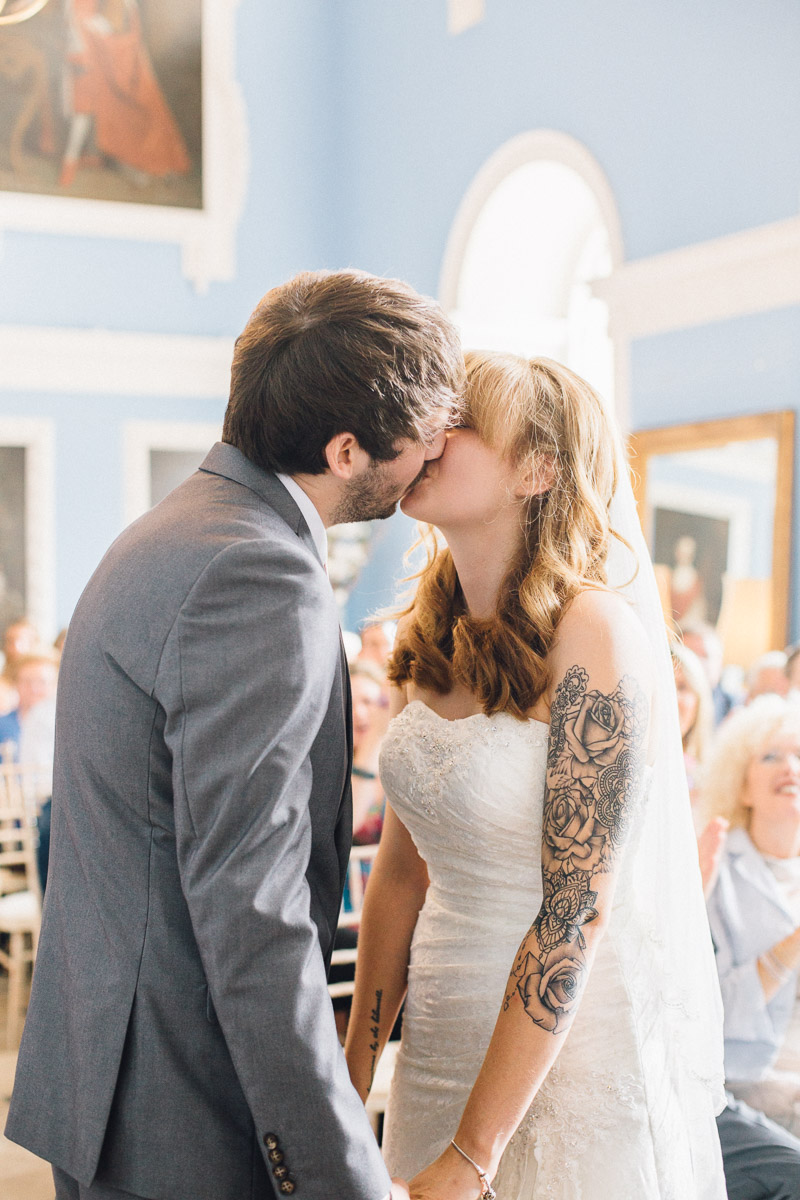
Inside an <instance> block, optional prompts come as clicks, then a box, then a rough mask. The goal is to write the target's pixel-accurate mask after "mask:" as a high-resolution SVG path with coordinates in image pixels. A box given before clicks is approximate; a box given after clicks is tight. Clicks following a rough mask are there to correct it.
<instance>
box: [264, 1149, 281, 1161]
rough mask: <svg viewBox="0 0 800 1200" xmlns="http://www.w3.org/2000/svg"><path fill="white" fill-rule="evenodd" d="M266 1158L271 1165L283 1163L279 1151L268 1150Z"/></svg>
mask: <svg viewBox="0 0 800 1200" xmlns="http://www.w3.org/2000/svg"><path fill="white" fill-rule="evenodd" d="M267 1158H268V1159H269V1161H270V1162H271V1163H282V1162H283V1152H282V1151H281V1150H270V1152H269V1154H268V1155H267Z"/></svg>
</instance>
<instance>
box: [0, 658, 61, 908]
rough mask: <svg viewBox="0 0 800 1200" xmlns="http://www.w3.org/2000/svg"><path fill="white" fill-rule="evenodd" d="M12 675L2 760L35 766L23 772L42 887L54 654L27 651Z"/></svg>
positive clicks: (1, 730) (1, 731)
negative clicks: (13, 696)
mask: <svg viewBox="0 0 800 1200" xmlns="http://www.w3.org/2000/svg"><path fill="white" fill-rule="evenodd" d="M12 678H13V681H14V685H15V687H16V691H17V696H18V703H17V707H16V709H14V711H13V712H11V713H8V714H6V716H4V717H0V762H9V761H11V762H18V763H19V764H20V765H21V766H25V767H36V768H37V770H36V773H35V774H33V775H27V776H26V778H25V787H26V794H27V797H28V801H29V803H30V807H31V810H32V811H33V810H35V811H36V814H37V818H36V823H37V826H38V833H39V845H38V850H37V862H38V867H39V879H40V883H41V886H42V891H44V889H45V886H46V884H47V866H48V862H49V858H50V810H51V797H52V794H53V752H54V748H55V721H56V708H55V699H56V684H57V682H58V656H57V655H56V653H55V652H54V651H52V650H37V651H35V652H34V653H32V654H27V655H25V656H24V657H23V658H21V659H19V660H18V661H17V662H16V663H15V664H14V667H13V674H12Z"/></svg>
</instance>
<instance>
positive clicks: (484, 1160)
mask: <svg viewBox="0 0 800 1200" xmlns="http://www.w3.org/2000/svg"><path fill="white" fill-rule="evenodd" d="M448 1150H449V1151H450V1152H451V1153H453V1154H455V1155H456V1156H457V1157H458V1158H459V1159H460V1160H461V1165H462V1168H466V1170H467V1174H469V1173H470V1172H471V1173H472V1177H473V1178H474V1179H476V1180H477V1181H478V1187H479V1194H481V1195H482V1194H483V1192H482V1191H480V1189H481V1188H482V1182H481V1181H484V1180H485V1182H486V1184H488V1185H491V1181H492V1179H493V1178H494V1176H495V1174H496V1173H497V1168H498V1166H499V1164H500V1157H501V1155H500V1153H499V1152H497V1153H494V1154H493V1153H492V1152H491V1150H489V1149H488V1148H486V1149H483V1150H482V1149H481V1148H480V1143H478V1142H476V1141H475V1139H472V1138H470V1137H469V1136H468V1135H467V1134H460V1133H457V1134H456V1136H455V1137H454V1138H453V1140H452V1141H451V1143H450V1145H449V1146H448Z"/></svg>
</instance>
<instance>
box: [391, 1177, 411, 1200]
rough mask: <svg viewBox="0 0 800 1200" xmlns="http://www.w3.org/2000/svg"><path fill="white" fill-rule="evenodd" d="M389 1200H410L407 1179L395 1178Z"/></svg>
mask: <svg viewBox="0 0 800 1200" xmlns="http://www.w3.org/2000/svg"><path fill="white" fill-rule="evenodd" d="M389 1200H409V1196H408V1184H407V1183H406V1181H405V1179H393V1180H392V1190H391V1192H390V1193H389Z"/></svg>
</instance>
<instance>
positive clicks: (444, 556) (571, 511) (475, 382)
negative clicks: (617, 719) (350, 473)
mask: <svg viewBox="0 0 800 1200" xmlns="http://www.w3.org/2000/svg"><path fill="white" fill-rule="evenodd" d="M466 365H467V389H466V397H465V404H464V415H463V418H462V424H463V425H466V426H468V427H469V428H471V429H474V430H475V431H476V433H477V434H478V436H479V437H480V438H481V440H482V441H483V442H485V443H486V444H488V445H490V446H492V447H493V448H494V449H495V450H497V451H499V452H500V453H501V454H502V455H503V457H504V458H507V459H508V460H509V461H510V462H512V463H513V464H514V465H515V466H517V467H518V466H525V467H529V468H530V471H531V474H532V476H533V477H534V478H536V479H539V480H549V481H550V483H549V487H548V488H547V491H545V492H543V493H542V494H541V495H536V496H532V497H531V499H530V501H529V502H528V503H527V505H526V508H525V510H524V516H523V520H522V529H521V536H520V547H519V551H518V554H517V557H516V559H515V561H514V562H513V563H512V565H511V567H510V568H509V570H508V572H507V574H506V577H505V579H504V581H503V584H502V586H501V589H500V596H499V599H498V605H497V611H496V613H495V614H494V615H493V616H492V617H491V618H488V619H484V618H481V619H479V618H476V617H472V616H470V614H469V613H468V612H467V610H466V604H465V602H464V597H463V594H462V591H461V586H460V584H459V581H458V575H457V574H456V570H455V566H454V564H453V558H452V555H451V553H450V551H449V550H448V549H447V547H446V546H443V545H442V544H441V543H440V542H439V541H437V538H436V533H435V531H434V529H433V527H432V526H430V525H427V526H425V525H421V526H420V532H421V539H420V542H421V543H422V544H424V545H425V547H426V550H427V561H426V562H425V564H424V566H423V567H422V568H421V570H419V571H418V572H416V574H414V575H412V576H411V579H412V580H415V581H417V582H416V589H415V592H414V596H413V600H412V601H411V603H410V604H409V605H408V606H407V607H406V608H405V609H403V610H402V611H401V613H398V614H396V615H403V616H406V617H407V620H406V621H404V622H403V625H402V627H401V632H400V635H399V636H398V640H397V642H396V644H395V648H394V652H393V654H392V657H391V659H390V662H389V670H388V674H389V678H390V680H391V681H392V682H393V683H395V684H398V685H399V684H403V683H406V682H407V681H408V680H411V681H413V682H414V683H415V684H416V685H417V686H419V687H422V688H428V689H431V690H432V691H435V692H439V693H442V694H444V693H446V692H449V691H450V690H451V689H452V687H453V686H454V685H455V684H456V683H459V684H463V685H465V686H466V687H468V688H469V690H470V691H471V692H472V693H473V694H474V695H475V696H476V697H477V698H478V700H479V701H480V703H481V705H482V707H483V711H484V712H485V713H487V714H488V715H491V714H492V713H494V712H500V711H503V712H509V713H512V714H513V715H514V716H517V717H520V718H522V717H524V716H525V715H526V713H527V712H528V711H529V710H530V709H531V707H532V706H533V705H534V704H535V702H536V701H537V700H538V698H539V697H540V696H541V695H542V693H543V692H544V691H545V689H546V687H547V683H548V671H547V665H546V664H547V656H548V652H549V650H550V646H551V644H552V641H553V637H554V634H555V631H556V627H557V626H558V623H559V620H560V619H561V615H562V613H563V612H564V609H565V607H566V605H567V604H569V602H570V600H572V599H573V598H574V597H575V596H576V595H577V594H578V593H579V592H581V591H583V590H584V589H586V588H590V587H595V588H597V587H599V588H602V587H604V586H605V585H606V582H607V576H606V559H607V557H608V551H609V546H610V542H611V538H612V537H616V536H617V535H616V534H614V532H613V530H612V529H611V523H610V518H609V505H610V503H611V499H612V496H613V494H614V490H615V488H616V485H617V480H618V478H619V475H620V472H621V471H622V470H624V469H626V468H625V467H624V466H623V457H622V450H621V446H620V442H619V438H618V436H617V433H616V430H615V428H614V426H613V425H612V423H611V422H610V421H609V419H608V417H607V415H606V412H605V409H604V407H603V402H602V400H601V399H600V397H599V396H598V395H597V393H596V392H595V391H594V390H593V389H592V388H591V387H590V386H589V384H588V383H586V382H585V381H584V380H583V379H581V378H580V377H579V376H578V375H576V374H575V373H574V372H573V371H570V370H569V369H568V368H567V367H563V366H561V365H560V364H559V363H556V362H552V361H551V360H549V359H546V358H534V359H524V358H518V357H517V356H516V355H512V354H499V353H488V352H470V353H468V354H467V355H466ZM420 542H418V543H417V546H419V545H420Z"/></svg>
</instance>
